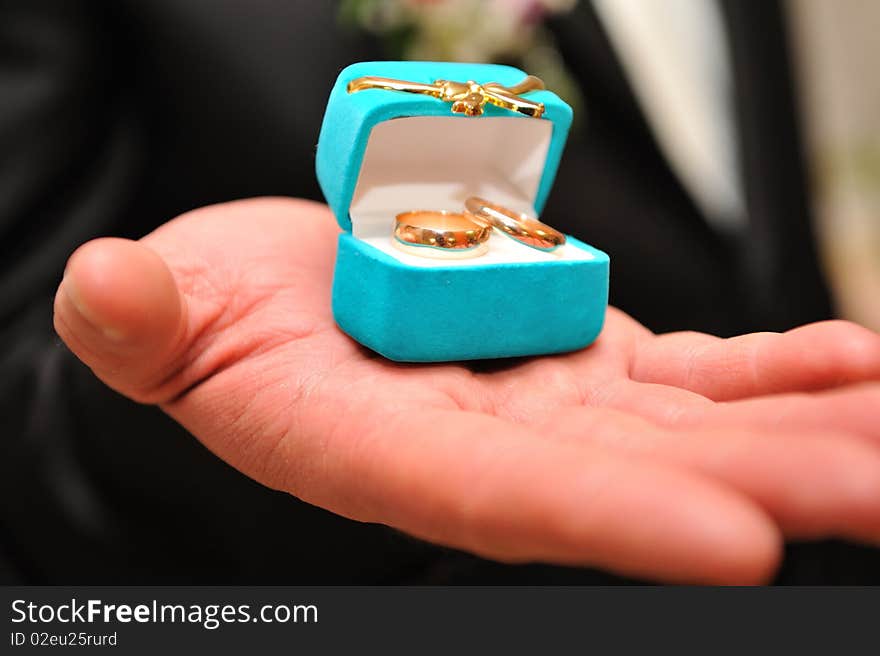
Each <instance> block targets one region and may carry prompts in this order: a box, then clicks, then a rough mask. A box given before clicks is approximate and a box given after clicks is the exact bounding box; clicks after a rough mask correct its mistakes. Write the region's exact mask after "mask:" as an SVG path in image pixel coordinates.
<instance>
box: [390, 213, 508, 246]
mask: <svg viewBox="0 0 880 656" xmlns="http://www.w3.org/2000/svg"><path fill="white" fill-rule="evenodd" d="M491 234H492V228H491V227H490V226H488V225H483V224H482V223H478V222H476V221H474V220H473V218H472V217H470V216H469V215H468V214H464V213H459V212H447V211H445V210H413V211H410V212H403V213H401V214H398V215H397V222H396V224H395V226H394V235H393V243H394V245H395V246H397V247H398V248H399V249H401V250H402V251H405V252H408V253H412V254H414V255H420V256H422V257H438V258H466V257H477V256H479V255H482V254H483V253H485V252H486V251H487V250H488V246H487V245H486V240H487V239H489V237H490V236H491Z"/></svg>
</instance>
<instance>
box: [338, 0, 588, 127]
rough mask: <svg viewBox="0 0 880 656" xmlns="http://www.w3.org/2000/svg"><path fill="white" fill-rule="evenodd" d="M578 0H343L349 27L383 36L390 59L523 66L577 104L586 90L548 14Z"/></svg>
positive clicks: (343, 15)
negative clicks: (572, 72)
mask: <svg viewBox="0 0 880 656" xmlns="http://www.w3.org/2000/svg"><path fill="white" fill-rule="evenodd" d="M576 2H577V0H343V2H342V5H341V8H340V16H341V18H342V19H343V21H344V22H345V23H347V24H349V25H353V26H356V27H358V28H360V29H363V30H366V31H368V32H370V33H372V34H375V35H377V36H379V37H380V38H381V39H382V40H383V43H384V45H385V47H386V49H387V51H388V55H389V56H390V57H394V58H398V59H414V60H424V61H467V62H498V63H512V64H516V65H519V66H520V67H522V68H523V69H525V70H526V71H527V72H529V73H532V74H534V75H537V76H538V77H540V78H542V79H543V80H544V82H545V83H546V84H547V87H548V88H549V89H552V90H553V91H555V92H556V93H557V94H558V95H559V96H561V97H562V98H564V99H565V100H566V101H567V102H568V103H569V104H571V105H572V106H574V107H575V113H576V115H577V109H578V105H580V104H581V102H580V93H579V91H578V89H577V86H576V85H575V83H574V82H573V80H572V78H571V76H570V75H569V74H568V72H567V70H566V68H565V64H564V62H563V60H562V56H561V55H560V54H559V51H558V50H557V48H556V45H555V43H554V40H553V37H552V35H551V34H550V32H549V30H547V29H546V27H545V26H544V21H545V19H546V18H548V17H550V16H553V15H559V14H564V13H566V12H568V11H570V10H571V9H572V8H573V7H574V5H575V4H576Z"/></svg>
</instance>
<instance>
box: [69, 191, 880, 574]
mask: <svg viewBox="0 0 880 656" xmlns="http://www.w3.org/2000/svg"><path fill="white" fill-rule="evenodd" d="M336 234H337V228H336V226H335V224H334V222H333V220H332V217H331V216H330V214H329V211H328V210H327V208H326V207H324V206H323V205H318V204H315V203H309V202H305V201H296V200H284V199H260V200H251V201H240V202H235V203H229V204H225V205H217V206H213V207H207V208H203V209H200V210H197V211H195V212H191V213H189V214H186V215H184V216H182V217H179V218H178V219H176V220H174V221H172V222H170V223H168V224H166V225H164V226H162V227H161V228H159V229H158V230H157V231H155V232H154V233H152V234H150V235H148V236H147V237H145V238H144V239H143V240H141V241H140V242H130V241H125V240H119V239H103V240H97V241H94V242H90V243H88V244H86V245H84V246H83V247H81V248H80V249H79V250H78V251H77V252H76V253H75V254H74V255H73V256H72V257H71V260H70V262H69V263H68V268H67V271H66V274H65V279H64V281H63V282H62V284H61V286H60V288H59V291H58V294H57V296H56V305H55V311H56V312H55V325H56V329H57V330H58V333H59V334H60V335H61V337H62V338H63V339H64V341H65V342H66V343H67V344H68V346H69V347H70V348H71V350H73V351H74V353H76V354H77V356H79V357H80V358H81V359H82V360H83V361H84V362H85V363H86V364H88V365H89V366H90V367H91V368H92V369H93V371H94V372H95V373H96V375H98V376H99V377H100V378H101V379H102V380H104V381H105V382H106V383H107V384H108V385H110V386H111V387H113V388H115V389H117V390H119V391H120V392H122V393H123V394H125V395H127V396H129V397H131V398H133V399H135V400H137V401H141V402H146V403H157V404H159V405H161V407H162V408H163V409H164V410H165V411H166V412H168V413H169V414H170V415H171V416H173V417H174V418H175V419H176V420H177V421H179V422H180V423H181V424H182V425H183V426H185V427H186V428H187V429H188V430H190V431H191V432H192V433H193V435H195V436H196V437H197V438H198V439H199V440H201V441H202V442H203V443H204V444H205V445H206V446H207V447H208V448H210V449H211V450H212V451H213V452H214V453H216V454H217V455H219V456H220V457H221V458H223V459H224V460H226V461H227V462H229V463H230V464H232V465H233V466H235V467H236V468H238V469H239V470H241V471H243V472H244V473H246V474H247V475H249V476H251V477H253V478H255V479H256V480H258V481H260V482H262V483H264V484H265V485H268V486H271V487H273V488H277V489H280V490H285V491H287V492H290V493H291V494H294V495H296V496H298V497H300V498H302V499H304V500H306V501H308V502H311V503H314V504H317V505H319V506H322V507H324V508H327V509H329V510H332V511H334V512H337V513H339V514H342V515H345V516H347V517H351V518H354V519H357V520H362V521H369V522H380V523H383V524H387V525H390V526H393V527H396V528H398V529H401V530H403V531H406V532H408V533H410V534H412V535H415V536H418V537H421V538H424V539H427V540H432V541H435V542H438V543H441V544H445V545H449V546H454V547H458V548H462V549H466V550H469V551H472V552H474V553H478V554H481V555H484V556H487V557H490V558H496V559H501V560H505V561H511V562H521V561H544V562H554V563H565V564H577V565H589V566H597V567H602V568H606V569H610V570H613V571H616V572H619V573H623V574H629V575H637V576H644V577H652V578H656V579H658V580H670V581H700V582H737V583H749V582H758V581H762V580H765V579H766V578H767V577H768V576H770V575H771V574H772V572H773V570H774V568H775V566H776V564H777V561H778V558H779V553H780V543H781V539H782V536H783V535H785V536H788V537H795V538H811V537H820V536H842V537H848V538H853V539H858V540H863V541H869V542H880V421H878V419H880V385H878V384H877V383H872V382H871V381H877V380H880V336H878V335H876V334H874V333H872V332H870V331H868V330H865V329H863V328H859V327H858V326H854V325H852V324H846V323H843V322H826V323H822V324H814V325H811V326H807V327H803V328H800V329H798V330H795V331H792V332H790V333H786V334H781V335H780V334H770V333H763V334H755V335H748V336H743V337H739V338H734V339H730V340H720V339H717V338H714V337H710V336H707V335H701V334H697V333H678V334H670V335H665V336H654V335H653V334H651V333H650V332H649V331H648V330H646V329H645V328H644V327H642V326H641V325H639V324H638V323H637V322H635V321H634V320H633V319H631V318H629V317H627V316H625V315H624V314H622V313H620V312H619V311H615V310H613V309H610V310H609V315H608V318H607V322H606V326H605V329H604V330H603V332H602V335H601V336H600V338H599V340H598V341H597V342H596V343H595V344H594V345H593V346H592V347H590V348H588V349H586V350H583V351H580V352H577V353H572V354H568V355H560V356H551V357H542V358H534V359H520V360H515V361H505V362H499V363H488V364H487V363H471V364H457V363H453V364H436V365H408V364H398V363H393V362H389V361H387V360H385V359H383V358H382V357H380V356H378V355H376V354H374V353H372V352H370V351H368V350H366V349H364V348H363V347H360V346H359V345H357V344H356V343H355V342H353V341H352V340H351V339H349V338H348V337H347V336H346V335H344V334H343V333H341V332H340V331H339V329H338V328H337V327H336V326H335V324H334V322H333V317H332V315H331V311H330V285H331V280H332V273H333V261H334V254H335V244H336ZM353 547H354V548H356V545H353Z"/></svg>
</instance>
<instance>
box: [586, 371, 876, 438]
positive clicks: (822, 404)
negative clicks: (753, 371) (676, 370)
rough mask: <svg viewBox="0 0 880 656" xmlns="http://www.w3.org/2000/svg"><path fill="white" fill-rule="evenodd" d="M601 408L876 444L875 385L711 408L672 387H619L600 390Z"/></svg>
mask: <svg viewBox="0 0 880 656" xmlns="http://www.w3.org/2000/svg"><path fill="white" fill-rule="evenodd" d="M601 405H602V406H603V407H608V408H614V409H617V410H622V411H624V412H631V413H633V414H636V415H638V416H640V417H643V418H645V419H648V420H649V421H651V422H653V423H655V424H658V425H661V426H667V427H670V428H700V429H702V428H713V427H714V428H730V427H738V428H751V429H758V430H763V431H770V432H780V431H781V432H788V433H795V434H802V433H805V432H817V431H820V432H821V431H825V432H833V433H845V434H847V435H850V436H854V437H859V438H863V439H866V440H868V441H870V442H873V443H874V444H880V384H876V383H863V384H861V385H851V386H848V387H842V388H838V389H833V390H826V391H822V392H812V393H799V394H777V395H773V396H763V397H757V398H752V399H741V400H738V401H728V402H724V403H713V402H711V401H708V400H707V399H705V398H704V397H702V396H700V395H699V394H696V393H694V392H689V391H687V390H682V389H679V388H676V387H669V386H667V385H657V384H651V383H634V382H632V381H625V382H621V383H617V384H611V385H608V386H606V388H605V389H604V390H603V394H602V396H601Z"/></svg>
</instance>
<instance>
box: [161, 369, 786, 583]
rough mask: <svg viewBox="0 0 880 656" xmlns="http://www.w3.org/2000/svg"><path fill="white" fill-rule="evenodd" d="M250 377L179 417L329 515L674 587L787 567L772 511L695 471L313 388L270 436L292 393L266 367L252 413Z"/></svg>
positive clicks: (455, 414)
mask: <svg viewBox="0 0 880 656" xmlns="http://www.w3.org/2000/svg"><path fill="white" fill-rule="evenodd" d="M240 378H241V375H240V374H238V375H236V376H235V377H233V376H231V375H230V376H227V375H226V373H221V374H219V375H218V376H216V377H215V378H214V379H212V380H211V381H208V383H206V384H205V385H202V386H200V387H199V388H198V389H196V390H194V391H193V392H191V393H189V394H187V395H186V396H184V397H183V398H181V399H180V400H178V401H176V402H175V403H174V404H172V405H171V406H168V407H167V410H168V411H169V412H170V413H171V414H172V415H173V416H174V417H176V418H177V419H178V421H180V422H181V423H182V424H183V425H184V426H186V427H187V428H188V429H189V430H190V431H191V432H193V433H194V434H195V435H197V436H200V438H201V439H202V440H203V441H204V442H205V443H206V444H207V445H208V446H209V447H210V448H211V449H212V450H214V451H215V452H216V453H217V454H218V455H220V456H221V457H223V458H224V459H226V460H227V461H229V462H231V463H233V464H234V465H235V466H237V467H239V468H240V469H242V470H243V471H245V473H248V474H249V475H251V476H253V477H255V478H257V480H261V481H263V482H264V483H266V484H269V485H271V486H273V487H276V488H280V489H284V490H287V491H289V492H291V493H293V494H295V495H296V496H298V497H300V498H302V499H304V500H306V501H309V502H311V503H314V504H316V505H319V506H322V507H324V508H327V509H329V510H331V511H333V512H336V513H339V514H342V515H345V516H348V517H351V518H354V519H358V520H362V521H369V522H380V523H384V524H389V525H391V526H394V527H396V528H398V529H401V530H404V531H406V532H409V533H411V534H413V535H415V536H417V537H420V538H424V539H427V540H431V541H435V542H439V543H442V544H445V545H448V546H452V547H456V548H461V549H465V550H468V551H472V552H475V553H478V554H480V555H483V556H486V557H490V558H497V559H502V560H508V561H516V562H521V561H547V562H555V563H566V564H573V565H587V566H596V567H603V568H608V569H611V570H614V571H616V572H619V573H622V574H627V575H634V576H648V577H656V578H659V579H662V580H669V581H692V582H713V583H755V582H759V581H764V580H766V578H767V577H768V576H769V575H770V573H771V572H772V571H773V569H774V567H775V565H776V562H777V558H778V554H779V546H780V545H779V537H778V534H777V530H776V528H775V526H774V525H773V524H772V522H771V521H770V520H769V519H768V517H767V516H766V515H765V514H764V513H763V512H762V511H761V510H759V509H758V508H757V507H756V506H755V505H753V504H752V503H751V502H750V501H748V500H747V499H745V498H744V497H742V496H741V495H739V494H737V493H735V492H733V491H731V490H729V489H727V488H726V487H724V486H722V485H719V484H717V483H715V482H712V481H710V480H707V479H704V478H702V477H701V476H699V475H696V474H692V473H688V472H685V471H679V470H677V469H675V468H672V467H668V466H665V465H658V464H654V463H649V462H634V463H633V462H628V461H627V460H625V459H623V458H619V457H616V456H614V455H613V454H610V453H608V452H607V451H605V450H602V449H598V448H593V447H590V446H588V445H577V446H575V445H563V444H554V443H552V442H549V441H547V440H542V439H541V438H540V437H539V436H538V435H536V434H534V433H532V432H531V431H529V430H527V429H525V428H523V427H521V426H517V425H515V424H512V423H508V422H505V421H503V420H501V419H497V418H493V417H489V416H486V415H481V414H475V413H465V412H460V411H456V410H444V409H432V408H426V407H424V406H420V407H419V410H418V411H412V412H406V411H398V412H395V413H393V414H392V413H390V412H389V411H387V410H385V409H382V408H378V407H377V404H376V403H374V399H373V398H371V397H369V396H363V397H362V398H360V399H359V398H358V396H359V394H358V393H357V392H355V391H352V392H351V393H350V395H351V398H350V399H349V400H350V403H349V404H348V406H347V408H346V412H345V413H339V412H338V411H334V409H335V403H334V402H332V401H327V402H324V401H322V400H321V398H322V394H321V392H320V391H316V390H311V391H310V392H309V394H308V399H309V401H308V403H307V404H301V405H300V407H299V409H298V411H297V419H296V420H295V421H294V422H293V424H294V425H295V427H296V428H295V429H294V430H290V429H289V428H287V427H286V424H283V425H280V426H278V427H276V428H275V429H273V428H272V424H271V423H270V424H269V425H268V426H267V424H266V423H265V422H262V423H261V422H260V420H259V418H260V417H266V416H269V417H275V416H277V407H278V406H279V404H280V403H282V402H281V397H284V395H286V394H288V393H289V390H288V391H283V392H282V391H280V390H279V389H278V388H277V387H276V382H275V381H273V380H267V379H266V375H265V373H264V374H262V375H261V382H262V384H263V385H264V389H265V390H271V391H269V392H267V393H265V394H263V395H262V396H261V397H259V398H254V399H253V400H251V401H250V403H249V404H248V406H247V408H246V409H245V410H244V411H242V408H240V407H235V408H233V407H230V403H229V398H230V395H229V393H228V389H229V385H236V384H238V383H237V382H236V381H237V380H240ZM224 379H227V381H226V382H225V383H224ZM276 394H279V395H281V397H279V396H276ZM285 398H286V397H285ZM299 398H301V397H299ZM288 403H289V400H288Z"/></svg>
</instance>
